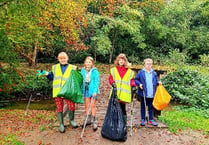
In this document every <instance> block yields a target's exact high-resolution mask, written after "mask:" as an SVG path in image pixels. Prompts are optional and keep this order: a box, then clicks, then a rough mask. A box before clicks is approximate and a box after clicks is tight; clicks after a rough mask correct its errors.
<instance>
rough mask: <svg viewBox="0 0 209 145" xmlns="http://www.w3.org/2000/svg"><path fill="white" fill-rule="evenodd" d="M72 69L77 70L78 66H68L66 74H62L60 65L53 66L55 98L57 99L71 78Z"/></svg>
mask: <svg viewBox="0 0 209 145" xmlns="http://www.w3.org/2000/svg"><path fill="white" fill-rule="evenodd" d="M72 69H76V66H74V65H71V64H68V67H67V69H66V70H65V72H64V74H62V70H61V65H60V64H56V65H53V66H52V72H53V75H54V79H53V98H55V97H57V94H58V93H59V92H60V90H61V88H62V86H63V85H64V84H65V82H66V80H67V79H68V78H69V76H70V73H71V70H72Z"/></svg>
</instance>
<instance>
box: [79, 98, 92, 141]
mask: <svg viewBox="0 0 209 145" xmlns="http://www.w3.org/2000/svg"><path fill="white" fill-rule="evenodd" d="M93 100H94V97H92V99H91V102H90V105H89V110H88V114H87V115H86V119H85V122H84V126H83V130H82V132H81V137H80V138H82V137H83V133H84V130H85V128H86V123H87V120H88V117H89V113H90V112H91V106H92V103H93Z"/></svg>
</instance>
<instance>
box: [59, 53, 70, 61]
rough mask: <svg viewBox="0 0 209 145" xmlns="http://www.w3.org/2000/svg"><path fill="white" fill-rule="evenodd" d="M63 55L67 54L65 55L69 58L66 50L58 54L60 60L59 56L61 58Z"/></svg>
mask: <svg viewBox="0 0 209 145" xmlns="http://www.w3.org/2000/svg"><path fill="white" fill-rule="evenodd" d="M61 56H65V57H66V58H67V60H68V55H67V53H66V52H60V53H59V54H58V56H57V58H58V60H59V58H60V57H61Z"/></svg>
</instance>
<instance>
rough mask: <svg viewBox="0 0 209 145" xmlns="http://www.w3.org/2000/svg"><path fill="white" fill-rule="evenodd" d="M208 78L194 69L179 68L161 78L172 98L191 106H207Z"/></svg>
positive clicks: (208, 105) (208, 93)
mask: <svg viewBox="0 0 209 145" xmlns="http://www.w3.org/2000/svg"><path fill="white" fill-rule="evenodd" d="M208 80H209V78H208V76H203V75H201V74H200V73H198V72H196V71H190V70H188V69H179V70H177V71H175V72H172V73H170V74H168V75H167V76H165V77H163V78H162V81H163V84H164V87H165V88H166V89H167V91H168V92H169V93H170V94H171V96H172V100H173V101H176V102H180V103H182V104H185V105H189V106H191V107H196V108H203V109H207V108H208V107H209V89H208V88H209V81H208Z"/></svg>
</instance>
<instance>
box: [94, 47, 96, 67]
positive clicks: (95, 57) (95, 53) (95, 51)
mask: <svg viewBox="0 0 209 145" xmlns="http://www.w3.org/2000/svg"><path fill="white" fill-rule="evenodd" d="M94 61H95V63H96V61H97V48H96V47H95V45H94Z"/></svg>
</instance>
